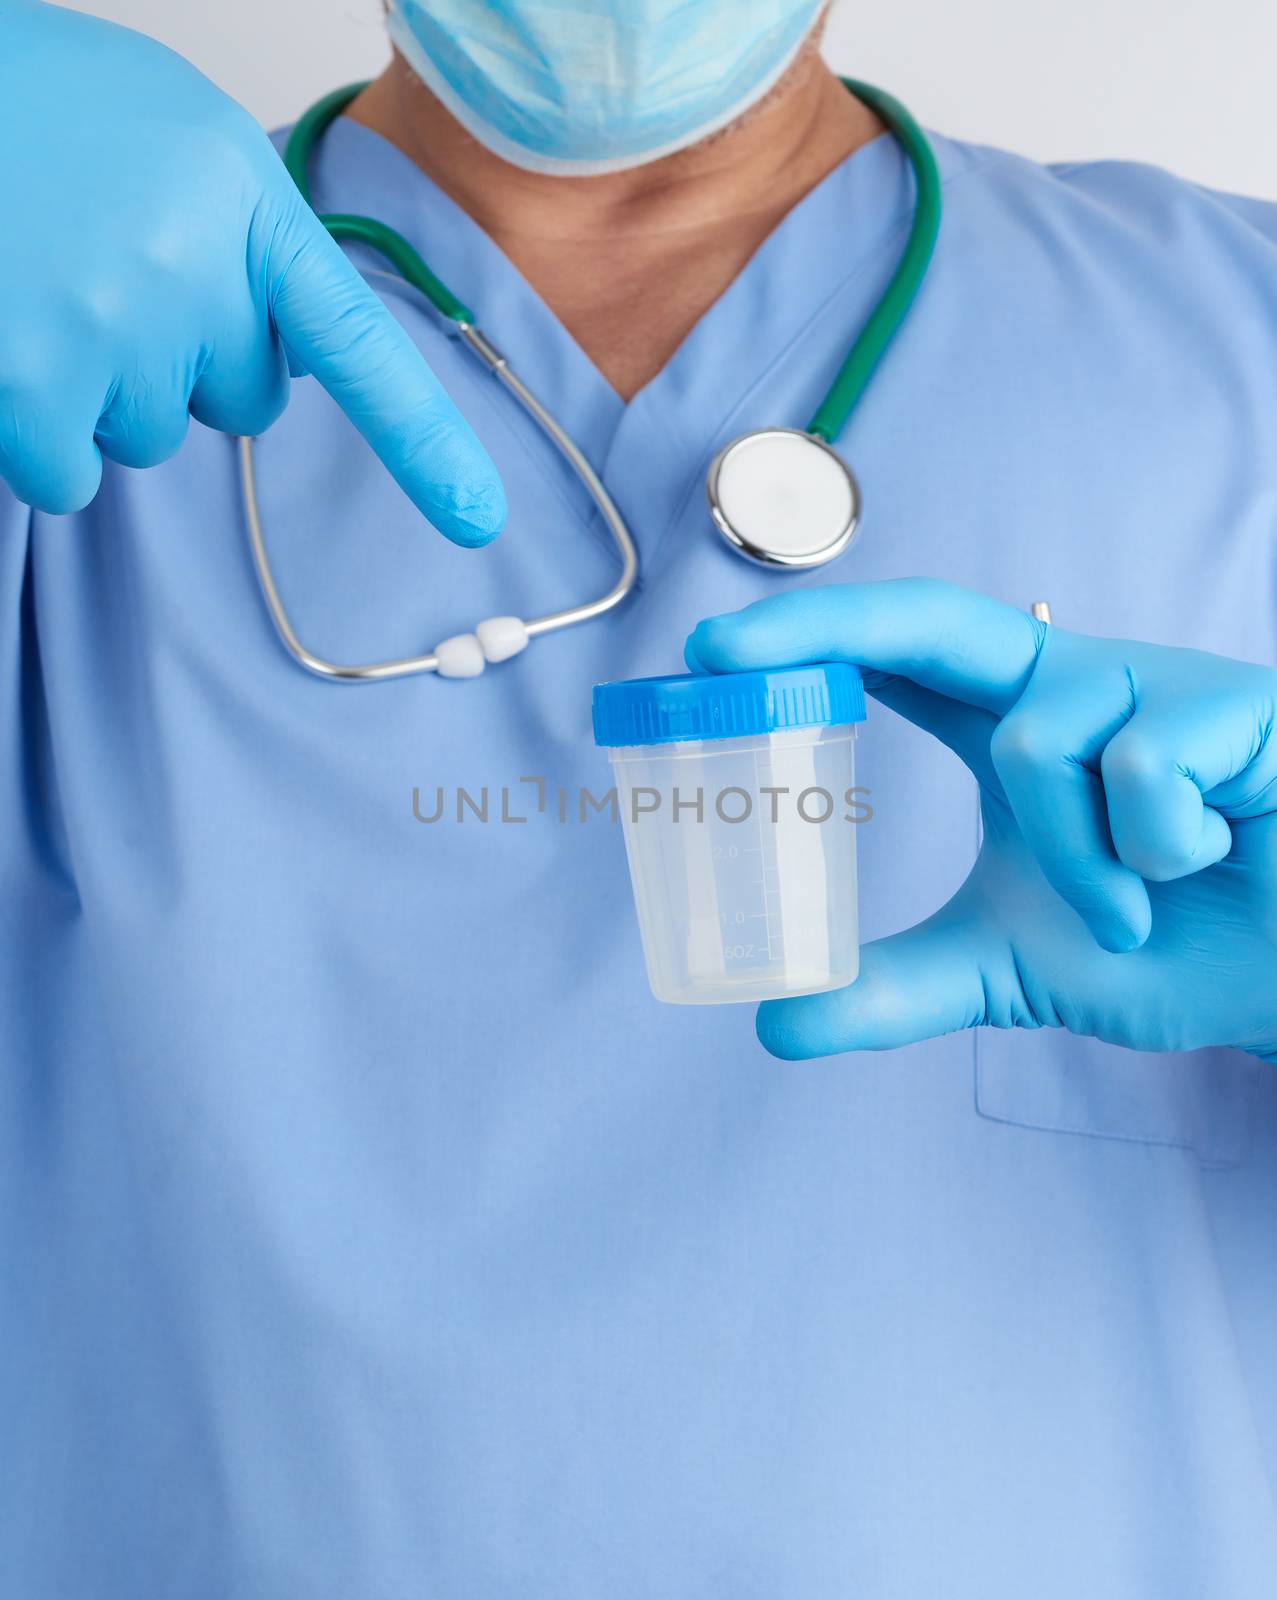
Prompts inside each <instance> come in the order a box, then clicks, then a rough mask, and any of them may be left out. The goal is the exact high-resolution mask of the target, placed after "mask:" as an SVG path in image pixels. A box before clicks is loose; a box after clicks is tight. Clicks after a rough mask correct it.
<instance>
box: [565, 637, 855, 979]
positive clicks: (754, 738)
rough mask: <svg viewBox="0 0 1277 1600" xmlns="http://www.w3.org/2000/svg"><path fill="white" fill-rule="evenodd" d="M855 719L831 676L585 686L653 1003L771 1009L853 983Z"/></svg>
mask: <svg viewBox="0 0 1277 1600" xmlns="http://www.w3.org/2000/svg"><path fill="white" fill-rule="evenodd" d="M864 716H865V697H864V689H863V686H862V684H861V681H860V674H859V672H858V671H857V669H856V668H855V667H854V666H851V665H849V664H847V663H845V662H831V663H826V664H823V665H817V666H801V667H783V668H777V669H775V670H771V671H764V672H739V673H723V674H713V675H708V676H700V675H682V676H677V677H667V678H633V679H629V680H627V681H624V682H619V683H604V684H599V685H598V686H597V687H596V688H595V690H594V736H595V742H596V743H597V744H599V745H602V746H605V747H606V748H607V750H608V753H609V755H610V757H611V761H612V766H613V773H614V776H615V779H616V791H617V802H618V810H619V812H620V816H621V821H622V826H623V829H624V834H625V848H626V853H627V855H628V857H629V866H630V880H631V883H632V885H633V889H634V904H635V907H636V909H637V912H638V920H639V928H640V931H641V933H642V938H643V952H644V956H645V958H646V961H647V973H648V980H649V982H650V983H651V986H652V993H653V994H654V995H655V996H656V998H657V999H658V1000H665V1001H669V1002H672V1003H673V1004H676V1005H712V1004H718V1003H722V1002H724V1001H738V1000H769V999H775V998H778V997H781V996H784V995H797V994H816V993H819V992H820V991H821V990H825V989H837V988H841V987H842V986H843V985H844V984H847V983H850V982H851V981H852V980H853V979H854V978H855V976H856V974H857V972H858V970H859V961H860V951H859V929H858V915H857V892H856V831H857V829H856V825H857V823H858V822H859V821H860V820H862V819H863V818H864V816H865V815H866V812H867V809H868V808H867V806H866V805H865V803H864V801H863V800H862V799H861V796H862V795H863V793H864V791H861V790H857V788H856V762H855V750H856V726H857V724H858V723H859V722H862V721H863V720H864Z"/></svg>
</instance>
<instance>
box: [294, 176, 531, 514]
mask: <svg viewBox="0 0 1277 1600" xmlns="http://www.w3.org/2000/svg"><path fill="white" fill-rule="evenodd" d="M276 251H278V252H279V259H280V260H281V261H282V263H283V265H282V267H281V268H280V270H279V272H278V276H277V277H274V279H273V281H272V283H271V311H272V315H273V317H274V321H275V326H276V328H277V329H278V331H279V335H280V338H281V339H282V340H283V343H284V346H285V348H286V350H287V351H288V353H289V355H290V356H291V357H292V359H293V360H294V361H295V362H296V363H298V364H299V365H301V366H303V367H305V368H306V369H307V370H308V371H310V372H311V373H313V374H314V376H315V377H316V378H317V379H318V381H319V382H320V383H321V384H323V386H324V388H325V389H327V390H328V392H329V394H331V395H332V397H333V399H334V400H336V402H337V404H338V405H339V406H340V407H341V408H342V410H343V411H344V412H345V413H346V415H347V416H348V417H349V418H350V420H351V421H352V422H353V423H354V424H355V426H356V427H357V428H358V429H359V431H360V433H362V434H363V436H364V438H365V439H367V441H368V443H369V444H370V445H371V446H372V447H373V449H374V450H375V451H376V452H377V454H378V456H380V458H381V460H382V461H383V462H384V463H385V466H386V468H387V470H388V471H389V472H390V473H391V475H392V476H393V477H394V478H395V480H396V481H397V482H398V484H399V486H400V487H401V488H402V489H403V491H404V493H405V494H406V495H407V496H408V498H409V499H410V500H411V501H412V502H413V503H414V505H416V506H417V508H418V510H420V511H421V512H422V513H423V514H424V515H425V516H427V517H428V518H429V519H430V521H431V522H432V523H433V524H434V525H435V527H436V528H438V530H439V531H440V533H442V534H444V535H446V537H448V538H449V539H451V540H452V541H453V542H454V543H455V544H461V545H483V544H487V543H488V542H489V541H490V540H491V539H493V538H495V536H496V535H497V534H498V533H499V532H500V531H501V527H502V525H503V524H504V522H505V516H506V502H505V491H504V490H503V488H502V486H501V480H500V478H499V477H498V476H497V470H496V468H495V467H494V466H493V464H492V462H491V460H490V459H489V457H488V454H487V452H486V451H485V450H484V448H483V446H482V445H481V444H480V443H479V441H478V439H477V438H476V437H475V434H474V432H473V430H472V429H471V427H470V425H469V423H468V422H466V420H465V418H464V417H463V416H462V415H461V413H460V412H459V411H458V410H457V408H456V406H455V405H454V404H453V403H452V401H451V399H450V398H449V397H448V395H447V394H446V393H445V391H444V389H443V386H442V385H441V384H440V382H439V380H438V379H437V378H436V377H435V375H434V373H433V372H432V371H431V370H430V368H429V366H427V364H426V362H425V360H424V359H423V357H422V355H421V352H420V351H419V350H418V349H417V347H416V345H415V344H413V342H412V340H411V339H410V338H409V337H408V335H407V334H406V333H405V332H404V330H403V329H402V328H401V327H400V325H399V324H398V322H396V321H395V319H394V317H392V316H391V314H390V313H389V311H387V310H386V308H385V306H383V305H382V303H381V301H380V300H379V299H378V298H377V296H376V295H375V294H374V293H373V292H372V290H371V289H370V288H369V287H368V285H367V284H366V283H365V282H364V280H363V279H362V278H361V277H360V275H359V273H358V272H357V271H356V270H355V268H354V267H353V266H352V265H351V263H350V262H349V261H348V260H347V259H346V256H345V255H344V253H343V252H342V250H341V249H340V247H339V246H338V245H337V243H336V242H335V241H334V240H333V239H331V238H330V237H329V235H328V233H327V231H326V230H325V228H324V226H323V224H322V223H321V222H320V221H319V220H318V218H316V217H315V216H314V215H313V213H312V212H311V211H310V210H309V209H308V208H307V207H306V206H305V205H304V204H302V203H301V202H300V201H298V202H297V203H296V204H290V206H289V209H288V212H287V214H286V219H285V220H284V221H283V222H282V223H281V224H280V231H279V233H278V235H277V236H276V238H275V239H274V240H273V241H272V255H274V254H275V252H276Z"/></svg>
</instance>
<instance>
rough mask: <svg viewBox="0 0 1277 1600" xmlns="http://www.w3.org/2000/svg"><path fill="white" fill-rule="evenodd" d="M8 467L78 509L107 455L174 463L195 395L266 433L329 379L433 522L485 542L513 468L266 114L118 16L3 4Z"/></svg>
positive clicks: (1, 389)
mask: <svg viewBox="0 0 1277 1600" xmlns="http://www.w3.org/2000/svg"><path fill="white" fill-rule="evenodd" d="M0 308H2V310H0V476H3V477H4V478H5V479H6V480H7V482H8V484H9V486H10V488H11V489H12V490H13V491H14V493H15V494H16V495H17V496H18V498H19V499H20V500H25V501H26V502H28V503H29V504H30V505H33V506H37V507H39V508H41V509H43V510H45V511H55V512H58V511H75V510H78V509H79V508H80V507H82V506H84V505H86V504H87V503H88V502H89V501H90V500H91V499H92V498H93V496H94V494H95V493H96V492H97V487H98V482H99V478H100V476H101V470H102V461H101V456H102V455H107V456H110V457H112V459H114V460H116V461H119V462H122V463H124V464H125V465H127V466H134V467H145V466H151V465H153V464H154V463H156V462H158V461H163V460H164V459H165V458H166V457H168V456H171V455H172V454H173V452H174V451H175V450H176V449H177V448H178V446H179V445H180V444H181V443H182V440H183V438H184V436H185V434H186V428H187V420H188V411H189V415H191V416H194V417H197V418H198V419H199V420H200V421H201V422H205V423H207V424H208V425H209V426H210V427H214V428H220V429H223V430H224V431H226V432H227V433H243V434H257V433H261V432H262V431H263V430H264V429H266V428H268V427H269V426H270V424H271V423H272V422H273V421H274V420H275V418H276V417H277V416H278V415H279V413H280V412H281V411H282V410H283V408H284V405H285V403H286V401H287V398H288V374H289V364H290V362H291V365H292V368H293V370H294V371H295V372H300V371H309V372H312V373H313V374H314V375H315V377H316V378H317V379H318V380H319V382H320V383H322V384H323V385H324V387H325V388H326V389H327V390H328V391H329V392H330V393H331V394H332V395H333V397H334V399H336V400H337V402H338V403H339V404H340V405H341V406H342V408H343V409H344V410H345V412H346V413H347V415H348V416H349V417H350V419H351V421H352V422H354V423H355V425H356V426H357V427H358V428H359V430H360V431H361V432H362V433H363V435H364V437H365V438H366V439H367V440H368V442H369V443H370V444H371V445H372V447H373V449H374V450H376V452H377V454H378V455H379V456H380V457H381V459H382V461H384V462H385V464H386V466H387V468H388V469H389V470H390V471H391V472H392V473H393V474H394V476H395V478H396V479H397V480H398V481H399V483H400V485H401V486H402V487H403V489H404V490H405V492H406V493H407V494H408V495H409V497H410V498H411V499H412V500H413V501H414V503H415V504H416V505H417V506H418V507H419V508H420V510H421V511H423V512H424V513H425V515H426V516H427V517H429V518H430V520H431V522H433V523H434V525H435V526H436V527H437V528H438V529H439V530H440V532H442V533H444V534H446V535H447V536H448V537H449V538H450V539H453V540H454V541H455V542H456V543H458V544H463V545H479V544H486V543H487V542H488V541H489V540H490V539H491V538H492V537H493V536H494V535H495V534H496V533H497V532H498V531H499V529H500V527H501V524H502V522H503V521H504V518H505V496H504V493H503V491H502V488H501V484H500V480H499V479H498V477H497V475H496V470H495V469H494V467H493V466H492V463H491V462H490V461H489V460H488V457H487V455H486V454H485V452H484V450H483V449H482V447H481V446H480V444H479V442H478V440H477V439H476V438H475V437H474V435H473V434H472V432H471V431H470V429H469V427H468V426H467V424H466V423H465V422H464V421H463V420H462V418H461V416H460V414H459V413H458V412H457V410H456V408H455V407H454V406H453V404H452V402H451V401H450V400H449V399H448V397H447V395H446V394H445V393H444V392H443V390H442V389H441V388H440V386H439V383H438V381H437V380H436V379H435V377H434V376H433V374H432V373H431V372H430V370H429V368H428V367H427V366H426V364H425V362H424V361H423V360H422V358H421V356H420V354H419V352H418V351H417V349H416V347H415V346H414V345H413V344H412V342H411V340H410V339H409V338H408V337H407V335H406V334H405V333H404V332H403V330H402V329H401V328H400V327H399V325H398V323H397V322H395V320H394V318H393V317H391V316H390V314H389V313H388V312H387V311H386V309H385V308H384V307H383V306H382V304H381V302H380V301H379V300H378V299H377V297H376V296H375V295H374V294H373V293H372V292H371V291H370V290H369V289H368V288H367V287H366V286H365V285H364V283H363V281H362V280H361V279H360V277H359V274H358V273H357V272H356V271H355V270H354V268H353V267H352V266H351V265H350V264H349V262H348V261H347V260H346V259H345V257H344V256H343V255H342V252H341V250H340V249H339V248H338V246H337V245H336V244H334V243H333V241H332V240H331V239H330V238H329V237H328V235H327V233H326V232H325V231H324V229H323V227H322V226H321V225H320V223H319V222H318V221H317V219H316V218H315V217H314V216H313V215H312V213H311V211H310V209H309V207H308V206H307V205H306V204H305V202H304V201H303V200H302V198H301V196H300V195H299V194H298V192H297V190H296V188H295V187H294V185H293V183H292V181H291V179H290V178H289V177H288V174H287V172H286V171H285V170H284V166H283V163H282V162H281V161H280V159H279V157H278V156H277V155H276V153H275V151H274V149H273V148H272V147H271V144H270V142H269V141H268V140H267V138H266V136H265V135H264V134H263V132H262V131H261V129H260V128H259V127H258V126H257V124H256V123H255V122H254V121H253V120H252V118H251V117H249V116H248V114H247V113H246V112H245V111H243V110H241V109H240V107H239V106H237V105H236V104H235V103H234V102H233V101H232V100H229V99H227V97H226V96H225V95H223V94H221V93H220V92H219V91H218V90H217V89H215V88H214V87H213V85H212V84H211V83H209V82H208V81H207V79H205V78H203V77H201V75H200V74H199V73H198V72H196V71H195V69H194V68H193V67H191V66H190V65H189V64H188V63H187V62H185V61H183V60H182V59H181V57H180V56H176V55H174V54H173V53H172V51H170V50H166V49H165V48H164V47H163V46H162V45H159V44H156V43H155V42H154V40H151V39H147V38H145V37H144V36H143V35H141V34H138V33H132V32H130V31H129V30H127V29H125V28H118V27H115V26H113V25H111V24H110V23H106V22H101V21H99V20H98V19H97V18H93V17H86V16H82V15H80V14H78V13H76V12H71V11H63V10H60V9H58V8H57V7H54V6H48V5H40V4H34V3H30V0H4V3H3V4H0Z"/></svg>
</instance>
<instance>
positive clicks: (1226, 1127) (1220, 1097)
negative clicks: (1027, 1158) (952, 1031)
mask: <svg viewBox="0 0 1277 1600" xmlns="http://www.w3.org/2000/svg"><path fill="white" fill-rule="evenodd" d="M1265 1071H1271V1068H1266V1067H1265V1066H1264V1064H1263V1063H1262V1062H1261V1061H1258V1060H1256V1059H1254V1058H1252V1057H1249V1056H1246V1055H1243V1054H1242V1053H1241V1052H1240V1051H1237V1050H1222V1049H1221V1050H1192V1051H1182V1052H1176V1053H1173V1054H1165V1055H1163V1054H1155V1053H1150V1052H1146V1051H1140V1050H1126V1049H1123V1048H1122V1047H1121V1046H1119V1045H1111V1044H1104V1043H1102V1042H1101V1041H1100V1040H1098V1039H1083V1038H1078V1037H1076V1036H1075V1035H1072V1034H1069V1033H1065V1032H1063V1031H1062V1030H1060V1029H1055V1028H1050V1029H1047V1028H1043V1029H1040V1030H1037V1031H1031V1030H1026V1029H1018V1028H1013V1029H1007V1030H1001V1029H996V1028H979V1029H977V1030H976V1033H975V1106H976V1110H977V1111H978V1112H979V1114H980V1115H981V1116H982V1117H987V1118H989V1119H990V1120H991V1121H993V1122H1004V1123H1011V1124H1013V1125H1014V1126H1016V1127H1020V1128H1036V1129H1040V1130H1042V1131H1043V1132H1045V1133H1057V1134H1074V1135H1083V1136H1086V1137H1090V1138H1095V1139H1117V1140H1125V1141H1127V1142H1128V1143H1133V1144H1144V1145H1161V1146H1168V1147H1171V1148H1180V1149H1184V1150H1191V1151H1193V1152H1194V1153H1195V1154H1196V1156H1197V1158H1198V1160H1199V1161H1200V1162H1201V1163H1202V1165H1203V1166H1206V1167H1235V1166H1238V1165H1240V1163H1241V1162H1242V1161H1244V1160H1245V1158H1246V1155H1247V1152H1248V1149H1249V1145H1250V1128H1251V1120H1252V1115H1253V1111H1254V1105H1255V1098H1256V1092H1257V1087H1258V1081H1259V1075H1260V1074H1261V1073H1262V1072H1265Z"/></svg>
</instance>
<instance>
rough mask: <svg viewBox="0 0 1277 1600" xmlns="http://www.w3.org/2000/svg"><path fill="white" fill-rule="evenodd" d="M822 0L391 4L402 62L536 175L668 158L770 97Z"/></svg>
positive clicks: (437, 0)
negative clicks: (662, 157) (770, 90)
mask: <svg viewBox="0 0 1277 1600" xmlns="http://www.w3.org/2000/svg"><path fill="white" fill-rule="evenodd" d="M823 3H824V0H390V14H389V19H388V26H389V29H390V36H391V38H392V39H393V40H394V42H395V44H396V46H397V47H398V49H399V51H400V53H401V54H402V55H403V57H404V58H405V60H406V61H407V62H408V64H409V65H410V66H411V67H412V68H413V69H414V71H415V72H417V74H418V75H419V76H420V77H421V78H423V79H424V80H425V82H426V84H427V85H428V86H429V88H430V89H431V90H433V92H434V93H435V94H436V95H437V96H438V97H439V99H440V100H441V101H442V102H443V104H444V105H445V106H446V107H447V108H448V110H449V111H450V112H451V113H452V114H453V116H454V117H456V119H457V120H458V122H460V123H461V124H462V126H463V127H465V128H466V129H467V130H468V131H469V132H470V133H472V134H473V135H474V137H475V138H476V139H478V140H479V142H480V143H481V144H484V145H486V146H487V148H488V149H489V150H492V151H494V152H495V153H496V154H497V155H499V156H502V157H503V158H504V159H505V160H507V161H510V162H513V163H514V165H516V166H519V167H525V168H527V169H529V170H531V171H533V172H550V173H562V174H565V175H576V176H587V175H589V174H592V173H601V172H619V171H622V170H623V169H624V168H626V167H637V166H641V165H642V164H643V163H644V162H647V161H655V160H657V159H659V158H660V157H661V156H665V155H670V154H672V153H673V152H674V151H676V150H682V149H684V148H686V146H688V145H690V144H695V143H696V142H697V141H698V140H700V139H703V138H705V137H706V136H707V135H709V134H711V133H715V132H717V131H718V129H720V128H725V127H726V126H727V125H728V124H729V123H731V122H733V121H734V120H735V119H736V118H737V117H739V116H740V115H741V113H742V112H743V111H746V110H748V109H749V107H750V106H752V105H754V104H755V103H756V102H757V101H759V100H761V99H762V97H763V96H764V95H765V94H766V93H767V91H768V90H769V89H770V88H771V87H772V85H773V84H775V83H776V82H777V80H778V79H779V78H780V77H781V75H782V74H783V73H784V72H785V70H786V68H787V67H788V66H789V64H790V63H791V62H792V61H793V59H794V57H795V56H796V55H797V53H798V50H799V48H800V46H801V45H802V43H803V40H804V39H805V38H806V36H807V34H808V33H809V32H810V31H811V28H812V25H813V24H814V22H815V21H816V18H817V17H818V16H819V14H820V11H821V8H822V5H823Z"/></svg>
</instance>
